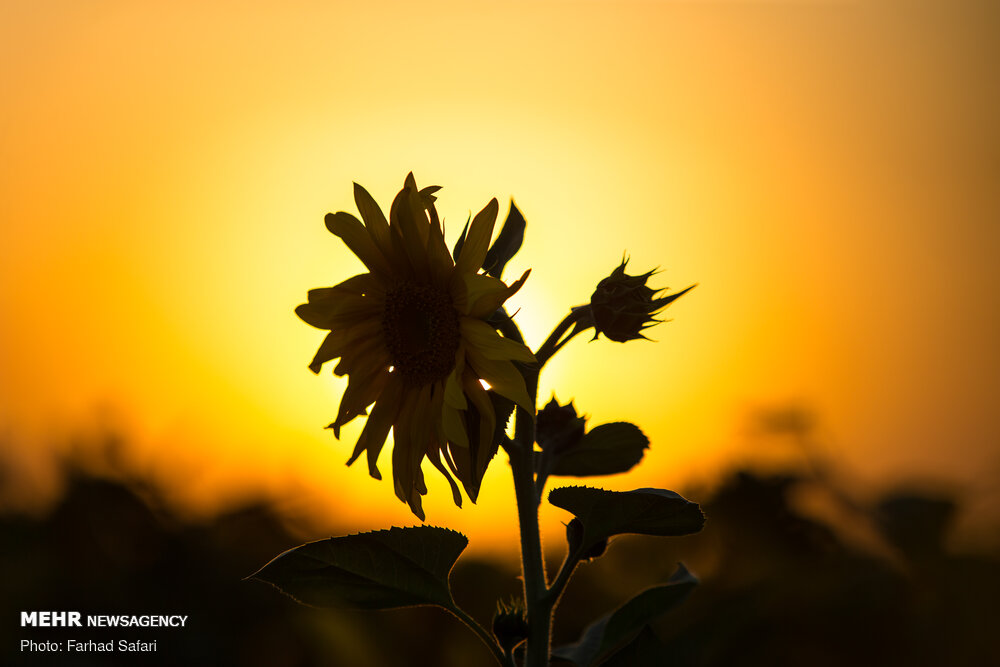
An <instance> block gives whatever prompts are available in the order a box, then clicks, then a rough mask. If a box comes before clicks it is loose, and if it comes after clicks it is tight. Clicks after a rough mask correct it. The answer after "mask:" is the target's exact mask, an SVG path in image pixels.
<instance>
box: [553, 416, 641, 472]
mask: <svg viewBox="0 0 1000 667" xmlns="http://www.w3.org/2000/svg"><path fill="white" fill-rule="evenodd" d="M648 446H649V438H647V437H646V436H645V435H644V434H643V432H642V431H641V430H639V427H638V426H636V425H635V424H630V423H628V422H612V423H610V424H601V425H600V426H597V427H595V428H593V429H591V430H590V431H589V432H588V433H586V434H585V435H584V436H583V438H581V439H580V441H579V442H578V443H577V444H576V445H574V446H573V447H571V448H568V449H567V450H565V451H563V452H560V453H559V455H558V456H556V458H555V461H554V464H553V467H552V472H551V473H550V474H552V475H563V476H572V477H590V476H593V475H613V474H616V473H620V472H626V471H628V470H631V469H632V468H633V467H634V466H635V465H636V464H637V463H639V461H641V460H642V456H643V453H644V452H645V450H646V448H647V447H648Z"/></svg>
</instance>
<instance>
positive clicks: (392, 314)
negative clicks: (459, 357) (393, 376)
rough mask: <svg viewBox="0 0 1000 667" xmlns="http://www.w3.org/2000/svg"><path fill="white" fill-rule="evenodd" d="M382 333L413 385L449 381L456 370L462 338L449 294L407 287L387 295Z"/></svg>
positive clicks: (396, 363)
mask: <svg viewBox="0 0 1000 667" xmlns="http://www.w3.org/2000/svg"><path fill="white" fill-rule="evenodd" d="M382 329H383V332H384V334H385V342H386V347H388V348H389V356H390V358H391V359H392V365H393V366H394V367H395V369H396V371H397V372H399V373H400V375H401V377H402V378H403V380H404V381H405V382H406V383H407V384H410V385H416V386H423V385H426V384H430V383H432V382H437V381H438V380H441V379H443V378H445V377H446V376H447V375H448V373H450V372H451V371H452V369H453V368H454V367H455V353H456V352H457V351H458V342H459V339H460V337H461V334H460V333H459V329H458V312H457V311H456V310H455V307H454V306H453V305H452V302H451V297H450V296H449V295H448V293H447V292H444V291H443V290H440V289H436V288H434V287H431V286H429V285H413V284H409V283H403V284H401V285H397V286H396V287H393V288H392V289H390V290H389V291H388V292H387V293H386V298H385V312H384V313H383V315H382Z"/></svg>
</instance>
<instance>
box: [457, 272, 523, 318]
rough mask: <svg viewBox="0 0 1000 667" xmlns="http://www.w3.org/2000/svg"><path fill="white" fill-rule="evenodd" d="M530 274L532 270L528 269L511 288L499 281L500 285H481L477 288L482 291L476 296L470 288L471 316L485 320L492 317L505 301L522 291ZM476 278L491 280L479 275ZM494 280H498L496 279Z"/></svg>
mask: <svg viewBox="0 0 1000 667" xmlns="http://www.w3.org/2000/svg"><path fill="white" fill-rule="evenodd" d="M530 273H531V269H528V270H527V271H525V272H524V273H523V274H522V275H521V277H520V278H518V279H517V280H515V281H514V282H513V283H511V285H510V286H509V287H508V286H507V285H505V284H504V283H503V282H502V281H500V280H497V282H498V283H500V285H490V286H486V285H483V284H482V283H480V285H481V287H480V286H477V287H479V289H481V290H482V291H479V292H478V293H475V294H474V293H473V290H472V289H471V288H470V289H469V296H468V299H469V303H470V306H469V316H470V317H478V318H485V317H489V316H490V315H492V314H493V312H494V311H496V309H497V308H499V307H500V306H502V305H503V303H504V301H506V300H507V299H509V298H510V297H512V296H513V295H514V294H516V293H517V291H518V290H519V289H521V286H522V285H524V281H525V280H527V279H528V274H530ZM467 277H468V276H467ZM475 277H476V278H489V277H490V276H486V275H477V276H475ZM494 280H496V279H495V278H494ZM468 284H469V283H468V281H466V285H468ZM483 287H485V289H482V288H483Z"/></svg>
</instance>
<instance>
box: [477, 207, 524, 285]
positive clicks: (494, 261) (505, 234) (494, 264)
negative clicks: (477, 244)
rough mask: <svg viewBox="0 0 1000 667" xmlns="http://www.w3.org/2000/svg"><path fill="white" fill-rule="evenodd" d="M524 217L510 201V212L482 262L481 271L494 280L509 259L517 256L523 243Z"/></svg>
mask: <svg viewBox="0 0 1000 667" xmlns="http://www.w3.org/2000/svg"><path fill="white" fill-rule="evenodd" d="M524 228H525V222H524V216H523V215H521V211H519V210H518V209H517V206H516V205H515V204H514V200H513V199H512V200H511V202H510V212H509V213H507V219H506V220H504V223H503V228H502V229H501V230H500V234H499V235H497V240H496V241H494V242H493V245H492V246H491V247H490V249H489V251H488V252H487V253H486V259H485V260H484V261H483V269H484V270H485V271H486V273H488V274H490V275H491V276H493V277H494V278H499V277H500V274H502V273H503V269H504V267H505V266H507V262H509V261H510V258H511V257H513V256H514V255H516V254H517V251H518V250H520V249H521V244H522V243H523V242H524Z"/></svg>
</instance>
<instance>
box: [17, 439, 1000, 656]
mask: <svg viewBox="0 0 1000 667" xmlns="http://www.w3.org/2000/svg"><path fill="white" fill-rule="evenodd" d="M107 453H108V454H109V459H108V463H110V464H111V465H109V467H107V468H105V469H104V470H103V471H101V472H97V471H95V470H93V468H92V467H90V466H81V465H80V464H79V462H71V463H68V464H67V466H66V468H65V470H64V472H65V474H66V477H65V482H66V486H65V489H64V490H65V493H64V495H62V496H61V500H60V501H59V502H58V503H57V504H56V505H54V506H53V507H51V508H49V510H48V511H47V512H45V513H44V514H43V515H40V516H35V517H28V516H23V515H18V514H5V515H3V516H2V517H0V568H2V571H3V572H5V573H7V574H6V576H4V577H3V578H2V580H0V599H2V600H3V601H4V602H3V606H4V609H5V611H4V617H5V618H6V619H7V620H6V621H5V623H4V624H3V626H2V628H0V646H2V647H3V648H2V651H0V661H2V662H3V664H10V665H47V664H60V665H119V664H120V665H134V664H137V662H136V661H137V660H140V659H141V662H142V664H146V665H176V664H212V665H234V666H248V667H252V666H255V665H260V666H262V667H263V666H268V667H274V666H281V665H288V666H308V665H352V666H358V667H364V666H368V665H370V666H372V667H376V666H383V665H413V666H420V665H427V666H432V665H434V666H440V667H446V666H451V665H453V666H455V667H459V666H468V665H489V664H492V657H491V656H490V654H489V653H488V652H487V651H486V650H485V649H484V648H483V647H482V645H481V644H479V642H478V639H476V638H475V637H474V636H473V635H472V634H471V633H469V632H468V631H467V630H466V629H465V627H464V626H462V625H461V624H460V623H459V622H458V621H457V620H456V619H454V618H452V617H451V616H449V615H448V614H447V613H446V612H444V611H442V610H439V609H436V608H411V609H402V610H396V611H389V612H349V611H332V610H318V609H314V608H309V607H304V606H300V605H298V604H297V603H295V602H294V601H292V600H291V599H290V598H288V597H286V596H284V595H283V594H281V593H279V592H278V591H277V590H275V589H273V588H271V587H270V586H268V585H266V584H263V583H260V582H256V581H244V580H243V578H244V577H246V576H248V575H250V574H252V573H253V572H254V571H256V570H257V569H258V568H259V567H260V566H261V565H263V564H264V563H265V562H267V561H268V560H269V559H270V558H271V557H272V556H274V555H276V554H277V553H279V552H281V551H283V550H284V549H287V548H291V547H293V546H297V545H298V544H299V543H301V542H303V541H306V540H311V539H319V538H321V537H325V536H326V535H320V534H317V533H315V532H314V531H312V530H310V529H306V528H304V527H303V526H301V525H294V524H289V523H287V522H286V521H283V520H282V519H281V517H280V516H278V515H277V514H276V513H275V511H274V509H273V508H272V507H270V506H269V504H268V503H267V502H266V501H261V502H255V503H249V504H246V505H243V506H241V507H238V508H233V509H231V510H230V511H227V512H225V513H223V514H221V515H218V516H214V517H212V518H206V519H203V520H198V521H192V520H190V519H185V518H182V517H180V516H178V514H177V513H175V512H174V511H172V510H171V508H170V506H169V503H166V502H165V500H164V498H163V497H162V496H161V495H160V494H159V493H158V491H157V488H156V486H155V484H151V483H150V481H149V480H146V479H143V478H141V477H138V476H136V475H135V472H134V471H130V470H127V469H122V468H116V467H115V465H114V461H113V456H114V450H113V449H109V450H108V452H107ZM498 465H502V464H499V463H498ZM849 482H850V480H845V479H843V478H840V477H838V476H837V475H836V474H835V473H834V471H832V470H829V469H826V468H822V467H820V468H814V469H811V470H802V469H800V470H794V471H793V470H786V471H784V472H778V471H774V470H772V471H769V472H762V471H756V472H751V471H748V470H742V471H732V472H728V473H726V474H725V475H723V477H722V479H721V480H720V481H719V482H718V484H717V485H716V486H714V488H712V489H694V488H692V489H685V491H686V493H687V495H688V496H689V497H694V498H697V499H698V500H700V501H701V502H702V503H703V508H704V510H705V512H706V514H707V515H708V523H707V524H706V527H705V529H704V531H703V532H702V533H701V534H698V535H695V536H689V537H685V538H677V539H670V538H639V537H636V536H633V537H621V538H618V539H615V540H613V541H612V543H611V545H610V547H609V549H608V552H607V554H606V555H605V556H604V557H602V558H601V559H599V560H597V561H594V562H593V563H589V564H583V565H581V567H580V569H579V571H578V574H577V576H576V577H575V578H574V580H573V581H572V582H571V584H570V587H569V589H568V590H567V593H566V595H565V596H564V599H563V602H562V604H561V606H560V608H559V610H558V612H557V614H556V625H555V642H556V643H557V644H561V643H569V642H572V641H574V640H575V639H576V638H577V637H578V636H579V634H580V632H581V631H582V630H583V628H584V627H585V626H586V625H587V624H588V623H589V622H591V621H592V620H593V619H595V618H597V617H599V616H601V615H603V614H606V613H609V612H610V611H611V610H613V609H614V608H615V607H616V606H617V605H619V604H621V603H623V602H624V601H625V600H627V599H628V598H630V597H631V596H632V595H634V594H635V593H637V592H638V591H640V590H643V589H645V588H647V587H648V586H650V585H652V584H654V583H657V582H662V581H665V580H666V578H667V577H668V576H669V575H670V574H671V573H672V572H673V570H674V568H675V567H676V564H677V562H679V561H683V562H684V563H685V564H686V565H687V566H688V567H689V568H690V569H691V570H692V571H693V572H694V573H695V574H696V575H697V576H698V577H699V578H700V579H701V583H700V585H699V587H698V588H697V589H696V590H695V592H694V593H693V594H692V596H691V597H690V598H689V599H688V600H687V602H685V603H684V604H683V605H681V607H679V608H678V609H675V610H673V611H671V612H669V613H668V614H666V615H664V616H663V617H661V618H660V619H659V620H658V621H657V622H656V623H655V624H654V628H655V631H656V632H657V634H658V635H659V637H660V638H661V639H662V640H663V641H664V642H665V643H666V644H667V646H668V654H667V655H666V656H664V662H663V664H664V665H712V666H714V665H719V666H723V665H733V664H740V665H761V666H764V665H788V666H798V665H831V666H832V665H844V664H853V665H872V666H884V665H897V664H906V665H960V666H965V665H967V666H969V667H974V666H988V665H994V664H1000V662H998V658H1000V655H998V653H997V651H996V641H995V637H994V634H993V633H994V630H995V619H996V612H995V609H994V607H995V601H996V599H997V597H998V596H1000V550H997V548H996V546H995V544H994V545H992V546H991V545H988V544H985V543H981V544H978V545H976V544H968V543H966V544H965V545H962V546H956V545H955V543H954V539H953V537H954V536H953V529H954V527H955V523H956V521H959V520H961V519H962V518H963V514H964V513H965V512H966V511H967V508H966V507H964V506H963V505H962V504H961V502H959V501H958V500H957V499H956V497H955V496H953V495H949V494H947V493H942V492H941V490H940V489H938V490H928V489H915V488H908V489H893V490H889V489H886V490H883V491H882V492H880V493H878V494H877V495H875V496H870V497H869V496H859V495H857V489H855V488H853V487H852V486H851V485H850V483H849ZM982 529H983V533H982V534H984V535H985V534H987V533H990V534H992V535H994V536H995V535H996V534H997V531H998V530H1000V525H998V523H997V522H996V521H994V522H992V523H991V524H989V525H984V526H982ZM547 546H548V548H549V556H550V558H552V559H553V560H552V561H551V562H550V566H549V569H550V570H552V571H554V569H555V567H556V565H558V562H557V560H556V559H557V558H558V557H560V556H561V552H562V550H563V547H562V545H561V544H559V543H558V542H557V541H555V540H550V541H549V543H548V544H547ZM517 575H518V571H517V569H516V567H515V566H514V564H512V563H511V562H510V560H509V558H507V554H505V553H498V554H495V556H493V557H491V555H490V554H485V553H479V554H469V555H466V556H464V557H463V558H461V559H460V560H459V562H458V565H457V566H456V568H455V570H454V571H453V573H452V577H451V583H452V587H453V590H454V593H455V597H456V600H457V601H458V603H459V604H460V606H462V607H463V608H464V609H466V610H467V611H469V612H470V613H471V614H472V615H473V616H474V617H475V618H477V619H478V620H479V621H480V622H482V623H489V622H490V619H491V616H492V612H493V610H494V609H495V603H496V600H497V599H499V598H504V599H509V598H510V597H511V596H514V595H516V594H518V591H519V580H518V579H517ZM30 609H56V610H60V609H63V610H65V609H72V610H79V611H81V612H83V613H84V614H87V613H98V614H105V613H125V614H128V613H157V614H159V613H165V614H169V613H178V614H186V615H189V617H190V618H189V621H188V625H187V627H186V628H185V629H183V630H173V629H159V630H135V631H129V632H128V633H125V632H124V631H122V630H117V631H116V630H104V631H101V630H96V629H85V630H84V631H82V632H81V631H80V630H75V629H50V628H34V629H31V628H28V629H21V628H17V627H16V626H15V617H16V614H17V612H18V611H19V610H30ZM126 634H127V635H128V636H129V637H132V636H133V635H134V637H132V638H134V639H143V640H146V641H148V640H151V639H156V640H157V642H158V650H157V652H156V653H152V654H144V655H142V656H141V657H140V658H137V657H136V656H135V655H129V654H125V653H114V654H106V655H100V656H95V655H86V656H75V657H71V656H66V655H61V656H59V657H58V660H57V661H56V662H52V656H51V655H48V656H47V655H44V654H25V653H20V652H18V651H17V646H18V644H19V641H20V640H21V639H35V640H37V641H43V640H60V639H64V638H67V637H74V638H81V637H82V638H84V639H95V640H97V641H100V640H102V639H103V640H105V641H106V640H108V639H114V640H118V639H120V638H122V637H123V636H126Z"/></svg>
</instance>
